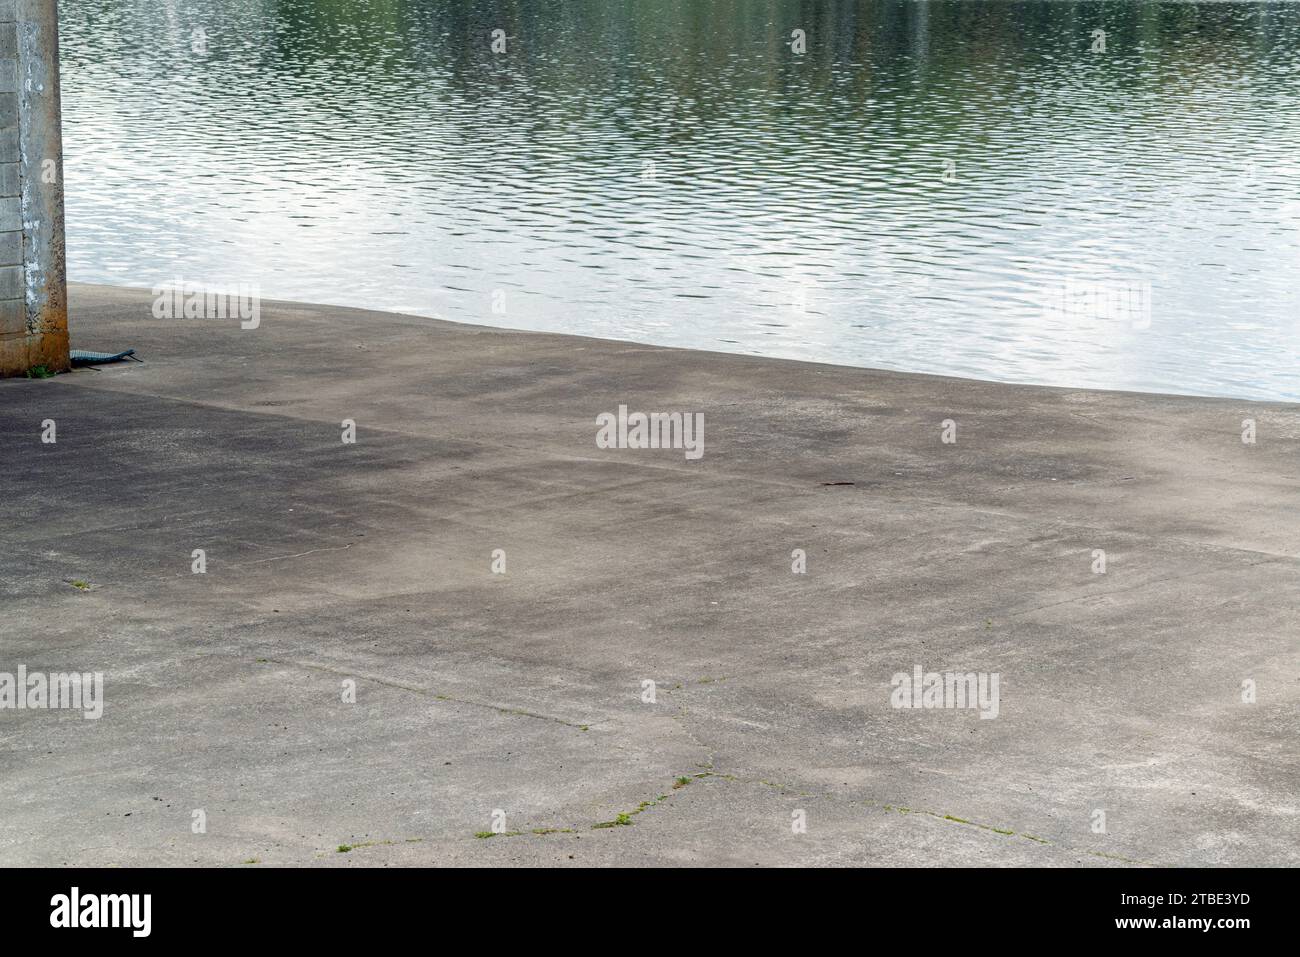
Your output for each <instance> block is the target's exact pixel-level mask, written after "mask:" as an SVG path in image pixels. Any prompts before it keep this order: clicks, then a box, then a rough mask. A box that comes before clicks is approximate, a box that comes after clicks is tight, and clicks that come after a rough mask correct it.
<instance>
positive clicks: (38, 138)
mask: <svg viewBox="0 0 1300 957" xmlns="http://www.w3.org/2000/svg"><path fill="white" fill-rule="evenodd" d="M15 194H16V195H15ZM15 227H16V228H15ZM34 366H45V367H46V368H47V369H50V370H52V371H64V370H67V369H68V368H70V363H69V359H68V297H67V266H66V251H65V244H64V233H63V132H62V115H61V111H60V107H59V26H58V4H57V0H0V375H24V374H25V373H26V372H27V371H28V370H29V369H31V368H32V367H34Z"/></svg>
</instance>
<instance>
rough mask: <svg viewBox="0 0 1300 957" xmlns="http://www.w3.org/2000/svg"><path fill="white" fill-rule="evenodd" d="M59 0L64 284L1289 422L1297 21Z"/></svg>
mask: <svg viewBox="0 0 1300 957" xmlns="http://www.w3.org/2000/svg"><path fill="white" fill-rule="evenodd" d="M62 6H63V14H62V15H63V56H64V71H65V79H64V83H65V86H64V111H65V141H66V150H67V172H66V182H67V204H68V236H69V261H70V273H71V277H72V278H73V279H77V280H82V281H93V282H109V283H118V284H123V285H153V284H154V283H158V282H163V281H166V280H169V279H171V278H172V277H174V276H183V277H184V278H185V279H187V280H193V281H205V282H231V283H233V282H241V281H243V282H259V283H260V284H261V287H262V292H263V294H264V295H266V296H269V297H275V298H286V299H301V300H307V301H315V302H329V303H339V304H345V305H361V306H369V307H374V308H381V309H392V310H399V311H403V312H413V313H418V314H422V315H428V316H437V317H441V318H447V319H454V320H458V321H462V322H475V323H485V324H491V325H502V326H511V327H516V328H526V329H541V330H551V331H560V332H573V333H580V334H584V335H595V336H603V337H609V338H617V339H629V340H635V341H640V342H651V343H659V344H664V345H674V346H689V347H695V348H702V349H714V350H723V351H733V352H744V353H755V354H762V355H769V356H782V357H791V358H802V359H814V360H821V361H827V362H836V363H844V364H851V365H861V366H876V367H888V368H896V369H905V370H912V371H924V372H940V373H949V374H955V375H961V376H970V377H977V378H986V379H1000V380H1005V381H1016V382H1037V383H1047V384H1053V385H1071V386H1094V387H1101V388H1122V389H1138V390H1152V391H1164V392H1185V393H1198V394H1220V395H1236V396H1244V397H1254V398H1274V399H1289V400H1300V297H1298V296H1297V289H1298V288H1300V4H1295V3H1193V2H1176V3H1156V2H1143V3H1136V2H1135V3H1122V2H1109V3H1075V2H1050V0H1033V2H987V3H984V2H974V0H971V2H939V0H933V2H924V0H908V2H868V0H857V2H855V0H842V2H837V0H825V2H811V0H807V2H795V0H730V2H729V0H714V2H709V3H705V2H700V0H513V2H507V0H477V2H457V0H366V2H360V0H76V2H75V3H66V4H63V5H62ZM494 29H502V30H504V31H505V35H506V53H504V54H494V53H493V52H492V50H491V48H490V43H491V33H492V31H493V30H494ZM795 29H802V30H804V31H805V32H806V35H807V53H806V54H804V55H797V54H795V53H794V52H793V51H792V49H791V46H790V40H791V31H792V30H795ZM1097 29H1102V30H1104V31H1105V32H1106V37H1105V42H1106V51H1105V52H1104V53H1102V52H1092V49H1091V48H1092V47H1093V45H1094V44H1095V42H1096V40H1095V38H1094V36H1093V31H1094V30H1097ZM195 31H202V33H201V34H196V32H195ZM196 39H197V40H198V45H199V46H200V48H202V47H203V46H204V43H205V42H206V50H205V51H204V50H202V49H200V51H199V52H196V51H195V49H194V47H195V44H196ZM1148 284H1149V285H1148ZM1063 288H1066V289H1074V290H1076V291H1077V290H1078V289H1081V288H1082V289H1085V290H1088V289H1102V290H1116V289H1119V290H1127V291H1129V292H1131V293H1132V295H1133V296H1134V297H1135V298H1134V299H1132V300H1131V302H1138V301H1144V302H1149V306H1150V311H1149V321H1147V319H1146V318H1143V316H1142V314H1141V312H1140V311H1138V312H1132V313H1128V312H1126V313H1124V314H1116V313H1115V312H1114V311H1113V310H1107V309H1099V308H1095V307H1090V306H1088V305H1087V303H1088V302H1095V300H1091V299H1083V300H1075V299H1071V300H1068V301H1069V302H1070V303H1074V304H1075V305H1072V306H1070V307H1069V308H1064V309H1062V308H1059V306H1060V303H1061V301H1062V300H1061V298H1060V290H1061V289H1063ZM1135 290H1136V291H1135ZM1134 291H1135V292H1134ZM1148 296H1149V298H1148ZM1080 302H1082V303H1083V304H1084V305H1083V306H1079V305H1078V303H1080ZM1052 303H1056V304H1057V306H1058V307H1057V308H1051V304H1052ZM356 335H357V337H358V339H363V338H364V337H365V330H364V329H363V328H359V329H357V331H356Z"/></svg>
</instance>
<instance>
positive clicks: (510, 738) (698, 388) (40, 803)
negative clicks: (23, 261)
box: [0, 285, 1300, 866]
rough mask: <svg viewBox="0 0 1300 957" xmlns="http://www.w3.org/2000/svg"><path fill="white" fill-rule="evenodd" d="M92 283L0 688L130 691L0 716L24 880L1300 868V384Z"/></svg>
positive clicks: (80, 294) (36, 423)
mask: <svg viewBox="0 0 1300 957" xmlns="http://www.w3.org/2000/svg"><path fill="white" fill-rule="evenodd" d="M70 294H71V315H72V320H71V326H72V340H73V347H74V348H90V349H104V350H117V349H120V348H127V347H134V348H136V349H137V350H138V353H139V355H140V356H141V357H142V358H144V359H145V360H146V361H145V363H143V364H134V363H127V364H120V365H115V366H110V367H104V368H103V369H101V370H100V371H89V370H87V371H77V372H74V373H72V374H69V375H63V376H58V377H56V378H53V379H47V380H8V381H0V461H2V462H3V463H4V490H5V505H6V513H5V518H4V522H3V525H2V526H0V602H2V603H3V614H2V615H0V673H2V672H11V673H12V672H16V670H17V668H18V666H20V665H22V666H25V667H26V668H27V670H28V671H29V672H37V671H40V672H59V671H70V670H77V671H82V672H95V671H99V672H103V674H104V681H105V695H104V711H103V717H102V718H100V719H99V720H87V719H84V718H83V717H82V716H81V714H80V713H79V712H74V711H67V710H21V711H19V710H14V709H9V710H0V808H3V813H2V814H0V865H59V864H81V865H107V864H121V865H142V864H167V865H191V864H203V865H218V866H258V865H277V864H290V865H299V864H302V865H333V866H382V865H402V864H430V863H431V864H485V865H506V864H529V865H537V864H556V865H590V864H617V865H627V866H637V865H673V864H735V865H753V864H763V865H791V864H809V865H818V864H840V865H844V864H862V865H889V866H893V865H920V866H950V865H1065V866H1110V865H1134V864H1157V865H1201V864H1204V865H1216V866H1217V865H1230V866H1236V865H1248V864H1262V865H1274V866H1294V865H1296V864H1297V863H1300V849H1298V847H1300V841H1298V839H1300V819H1298V818H1297V793H1298V791H1300V787H1298V785H1300V753H1298V751H1300V749H1298V747H1297V737H1296V733H1297V714H1298V713H1300V712H1298V710H1297V704H1300V672H1298V671H1297V662H1298V660H1300V657H1298V654H1297V653H1298V652H1300V408H1298V407H1296V406H1293V405H1280V404H1265V403H1252V402H1246V401H1238V400H1231V399H1195V398H1185V397H1170V396H1155V395H1135V394H1122V393H1103V392H1094V391H1085V390H1079V389H1046V388H1038V387H1028V386H1012V385H1000V384H993V383H984V382H975V381H964V380H956V379H948V378H939V377H931V376H920V375H906V374H900V373H892V372H881V371H872V370H863V369H852V368H841V367H834V366H826V365H817V364H811V363H800V362H788V361H778V360H767V359H758V358H747V357H742V356H733V355H715V354H709V353H700V352H691V351H683V350H672V349H662V348H654V347H649V346H642V345H634V344H629V343H619V342H606V341H600V340H592V339H582V338H576V337H567V336H558V335H542V334H534V333H520V332H508V331H502V330H496V329H488V328H480V327H473V326H462V325H456V324H452V323H442V322H436V321H432V320H428V319H422V318H414V317H403V316H393V315H389V314H383V313H371V312H366V311H363V310H354V309H342V308H331V307H315V306H307V305H301V304H289V303H276V304H269V303H264V304H263V306H262V315H261V324H260V326H259V327H258V328H257V329H254V330H241V329H240V327H239V324H238V321H237V320H159V319H154V318H153V317H152V316H151V314H150V303H151V297H150V295H149V294H148V292H147V291H140V290H126V289H115V288H110V287H98V286H77V285H74V286H73V287H71V290H70ZM620 404H623V405H626V406H628V407H629V409H631V410H634V411H635V410H640V411H645V412H655V411H662V412H683V413H701V414H702V415H703V418H704V422H705V433H704V450H705V451H704V455H703V457H702V458H700V459H699V460H698V461H689V460H687V459H686V457H685V456H684V454H683V452H682V451H681V450H674V449H600V448H598V447H597V445H596V442H595V435H596V417H597V416H598V415H600V414H601V413H605V412H616V411H617V409H618V406H619V405H620ZM1244 419H1254V420H1255V427H1256V441H1255V442H1254V444H1245V443H1243V441H1242V429H1243V425H1242V423H1243V420H1244ZM46 420H53V422H54V423H55V426H56V441H55V442H54V443H48V442H42V440H41V438H42V433H43V431H44V428H45V427H44V426H43V423H45V422H46ZM344 420H353V421H355V423H356V441H355V443H353V444H345V443H344V442H343V441H342V433H343V422H344ZM945 420H951V421H952V422H953V423H954V424H955V437H956V441H955V442H954V443H951V444H946V443H945V442H944V441H943V422H944V421H945ZM195 549H202V550H203V551H204V553H205V558H206V572H205V573H203V574H194V573H193V571H192V565H193V562H194V558H193V554H194V550H195ZM796 549H798V550H802V552H803V553H804V556H805V562H806V573H804V574H796V573H795V572H794V571H792V566H793V565H795V564H796V562H797V561H798V557H797V555H796V554H795V550H796ZM1096 550H1103V551H1104V552H1105V572H1104V573H1099V572H1097V571H1095V570H1094V569H1095V568H1097V562H1098V556H1097V555H1096ZM494 555H495V556H496V557H495V559H494ZM502 557H504V563H505V565H504V569H505V570H504V573H503V574H498V573H496V572H494V568H493V563H494V561H495V562H496V564H497V568H498V569H499V568H500V562H501V559H502ZM916 666H920V667H921V668H922V669H923V671H927V672H928V671H935V672H948V671H957V672H962V673H966V672H975V673H981V674H986V675H993V674H996V675H998V676H999V679H1000V684H999V688H1000V701H999V707H998V714H997V717H996V718H993V719H981V717H980V715H979V713H978V711H977V710H975V709H970V708H966V709H957V708H939V709H926V708H920V709H913V708H909V709H900V708H894V707H891V704H890V699H891V690H892V688H891V678H892V676H893V675H895V674H896V673H905V674H911V673H912V672H913V669H914V668H915V667H916ZM647 681H653V682H654V683H655V685H654V699H655V700H654V702H653V703H650V702H649V701H647V700H644V699H645V698H646V697H647V696H648V691H647V688H648V686H647V685H646V684H645V682H647ZM348 682H352V683H353V685H354V687H355V703H352V702H350V701H348V700H345V698H346V697H347V694H348V688H349V686H348ZM1249 683H1253V685H1251V684H1249ZM1250 687H1253V688H1254V690H1255V700H1254V701H1253V702H1250V701H1248V700H1247V701H1243V694H1244V692H1243V688H1246V689H1249V688H1250ZM1245 697H1246V698H1249V697H1250V695H1249V694H1245ZM196 811H197V812H202V813H201V815H196V814H195V812H196ZM497 811H499V812H501V814H500V815H497V816H496V817H495V818H494V812H497ZM799 812H803V813H802V816H800V813H799ZM1098 812H1103V813H1104V831H1099V830H1098V824H1099V822H1100V821H1101V820H1102V818H1099V816H1098ZM620 815H622V817H620ZM200 821H201V822H202V823H203V824H204V825H205V829H204V830H203V831H202V832H200V833H196V828H197V822H200ZM800 821H804V822H806V830H804V831H802V832H798V829H797V828H796V827H795V826H794V825H796V824H798V823H799V822H800ZM620 822H621V823H620ZM494 823H495V824H497V825H498V828H499V829H501V830H503V831H504V832H505V833H503V834H499V835H495V836H492V837H483V836H476V835H478V834H490V833H492V831H493V826H494ZM601 824H610V825H611V826H606V827H600V826H597V825H601ZM340 848H347V849H346V850H340Z"/></svg>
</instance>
